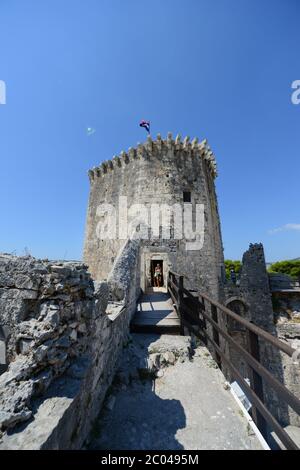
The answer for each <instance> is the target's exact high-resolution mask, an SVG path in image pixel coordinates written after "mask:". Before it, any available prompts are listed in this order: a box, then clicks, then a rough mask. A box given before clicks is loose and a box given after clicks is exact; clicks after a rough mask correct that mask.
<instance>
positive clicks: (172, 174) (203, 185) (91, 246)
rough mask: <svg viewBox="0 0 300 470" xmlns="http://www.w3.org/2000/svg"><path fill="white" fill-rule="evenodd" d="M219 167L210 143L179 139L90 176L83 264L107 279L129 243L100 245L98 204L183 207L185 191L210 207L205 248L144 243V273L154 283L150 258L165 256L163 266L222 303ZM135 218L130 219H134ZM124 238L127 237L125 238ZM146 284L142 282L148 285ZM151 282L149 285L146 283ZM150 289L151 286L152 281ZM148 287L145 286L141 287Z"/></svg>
mask: <svg viewBox="0 0 300 470" xmlns="http://www.w3.org/2000/svg"><path fill="white" fill-rule="evenodd" d="M215 177H216V163H215V160H214V156H213V154H212V152H211V150H210V148H209V146H208V145H207V143H206V141H203V142H201V143H198V141H197V139H194V140H193V141H192V142H190V141H189V138H188V137H187V138H185V139H184V141H183V142H182V141H181V139H180V136H177V137H176V139H175V140H173V138H172V135H171V134H170V133H169V134H168V137H167V139H166V140H163V139H162V138H161V137H160V135H158V136H157V139H156V140H155V141H153V140H152V139H151V137H150V136H149V137H148V139H147V142H146V143H145V144H140V145H138V147H137V149H132V148H131V149H129V151H128V152H127V153H126V152H122V153H121V155H120V156H117V157H114V158H113V159H112V160H110V161H107V162H104V163H102V164H101V166H100V167H97V168H94V169H93V170H90V171H89V178H90V184H91V189H90V198H89V205H88V213H87V221H86V237H85V247H84V261H85V263H86V264H87V265H88V266H89V270H90V272H91V273H92V275H93V277H94V278H95V279H105V278H106V277H107V275H108V272H109V270H110V269H111V266H112V264H113V262H114V259H115V257H116V255H117V253H118V250H119V249H120V246H121V245H122V243H124V240H107V239H104V240H100V239H99V238H98V237H97V234H96V233H97V231H96V230H97V224H98V222H99V221H100V220H101V219H100V217H99V215H97V208H98V206H99V204H103V203H109V204H112V205H113V206H114V207H116V208H118V204H119V196H126V197H127V202H128V207H130V206H131V205H132V204H137V203H138V204H145V206H146V207H150V205H151V204H152V203H156V204H163V203H165V204H168V205H173V204H174V203H180V204H181V205H182V204H183V191H190V192H191V196H192V204H193V205H195V204H196V203H199V204H204V205H205V238H204V247H203V248H202V249H201V250H198V251H187V250H186V241H185V240H175V239H174V237H173V238H172V232H171V239H170V240H167V239H162V237H160V238H157V239H155V238H153V237H151V236H150V240H147V241H146V240H143V241H142V253H141V272H142V274H143V279H144V278H146V277H147V276H148V278H149V262H150V259H152V258H155V257H156V258H155V259H158V258H159V256H160V255H162V259H164V260H165V262H164V265H167V266H168V269H169V268H172V269H173V270H175V271H178V272H180V273H183V274H186V275H187V276H189V277H190V278H191V283H190V284H191V285H190V287H194V288H195V287H196V288H197V287H198V286H201V288H202V289H203V290H204V291H206V292H210V294H211V295H212V296H213V297H215V298H218V299H220V298H221V285H222V272H223V265H224V259H223V246H222V240H221V231H220V220H219V214H218V207H217V198H216V194H215V187H214V178H215ZM129 219H130V215H129ZM124 236H125V237H126V236H127V234H125V235H124ZM143 279H142V282H143ZM146 283H147V281H146ZM148 284H149V281H148ZM142 287H144V285H143V286H142Z"/></svg>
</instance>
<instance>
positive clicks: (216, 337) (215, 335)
mask: <svg viewBox="0 0 300 470" xmlns="http://www.w3.org/2000/svg"><path fill="white" fill-rule="evenodd" d="M211 317H212V319H213V321H214V322H216V323H218V310H217V307H216V306H215V305H211ZM213 340H214V342H215V343H216V344H217V345H218V346H220V338H219V332H218V330H217V329H216V328H214V326H213ZM215 359H216V362H217V364H218V366H219V367H220V369H222V360H221V357H220V355H219V354H218V353H217V352H216V351H215Z"/></svg>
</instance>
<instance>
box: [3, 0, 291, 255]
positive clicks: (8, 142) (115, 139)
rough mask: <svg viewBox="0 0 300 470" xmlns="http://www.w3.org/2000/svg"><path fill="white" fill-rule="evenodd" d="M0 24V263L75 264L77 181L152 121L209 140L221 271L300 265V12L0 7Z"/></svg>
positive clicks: (52, 4)
mask: <svg viewBox="0 0 300 470" xmlns="http://www.w3.org/2000/svg"><path fill="white" fill-rule="evenodd" d="M0 18H1V23H0V24H1V26H0V45H1V48H0V50H1V52H0V80H3V81H5V83H6V92H7V96H6V104H5V105H0V158H1V166H0V168H1V184H0V205H1V227H0V228H1V231H0V251H3V252H15V253H16V254H22V253H24V250H25V251H26V250H28V251H29V252H30V253H31V254H32V255H34V256H37V257H48V258H69V259H80V258H81V256H82V247H83V238H84V226H85V217H86V207H87V201H88V191H89V183H88V177H87V170H88V169H89V168H91V167H93V166H95V165H97V164H99V163H100V162H101V161H102V160H107V159H109V158H111V157H112V156H113V155H114V154H118V153H119V152H120V151H121V150H123V149H124V150H127V149H128V148H129V147H131V146H135V145H136V143H137V142H139V141H143V140H145V137H146V135H145V131H144V130H143V129H142V128H140V127H139V126H138V123H139V121H140V120H141V119H149V120H150V121H151V123H152V135H153V136H155V135H156V133H158V132H160V133H161V134H162V135H163V136H166V134H167V132H168V131H171V132H173V135H176V134H177V133H180V134H181V135H182V136H183V137H184V136H185V135H189V136H191V138H193V137H194V136H198V137H199V139H203V138H205V137H206V138H207V139H208V141H209V144H210V146H211V148H212V149H213V151H214V153H215V155H216V158H217V162H218V171H219V176H218V178H217V180H216V186H217V194H218V198H219V209H220V216H221V224H222V233H223V243H224V250H225V256H226V257H227V258H235V259H238V258H240V257H241V255H242V253H243V251H245V250H246V249H247V248H248V245H249V243H250V242H262V243H263V244H264V247H265V252H266V258H267V260H268V261H276V260H279V259H289V258H294V257H299V256H300V208H299V200H300V197H299V193H300V190H299V186H300V184H299V183H300V159H299V149H300V105H298V106H296V105H293V104H292V102H291V94H292V89H291V84H292V82H293V81H294V80H297V79H300V60H299V44H300V27H299V22H300V1H299V0H151V1H143V0H63V1H62V0H43V1H40V0H26V1H24V0H0ZM88 127H91V128H93V129H94V130H95V132H94V133H92V134H91V135H88V132H87V128H88ZM25 248H26V249H25Z"/></svg>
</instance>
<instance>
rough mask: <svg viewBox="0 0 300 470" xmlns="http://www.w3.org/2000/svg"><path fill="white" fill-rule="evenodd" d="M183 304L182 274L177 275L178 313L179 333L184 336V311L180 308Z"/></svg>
mask: <svg viewBox="0 0 300 470" xmlns="http://www.w3.org/2000/svg"><path fill="white" fill-rule="evenodd" d="M182 304H183V276H179V282H178V315H179V319H180V334H181V335H182V336H184V323H183V316H184V311H183V308H182Z"/></svg>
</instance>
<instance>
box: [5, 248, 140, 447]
mask: <svg viewBox="0 0 300 470" xmlns="http://www.w3.org/2000/svg"><path fill="white" fill-rule="evenodd" d="M138 255H139V246H138V243H136V242H134V241H133V242H131V241H129V242H128V243H126V245H125V247H124V250H123V251H122V252H121V253H120V255H119V257H118V260H117V261H116V264H115V266H114V268H113V271H112V272H111V275H110V285H109V284H108V283H107V282H100V283H95V285H94V283H93V282H92V280H91V277H90V275H89V273H88V272H87V267H86V266H85V265H83V264H82V263H59V264H58V263H51V262H45V261H44V262H43V261H40V260H35V259H33V258H28V257H27V258H17V257H9V256H4V257H3V256H2V257H1V259H0V266H1V273H2V274H3V273H5V274H3V276H2V281H1V282H2V284H1V286H2V287H1V289H2V290H1V299H2V300H7V298H8V297H7V296H8V294H10V296H11V297H10V298H11V299H12V303H11V305H12V307H13V308H12V310H10V309H9V307H6V308H5V309H1V312H2V313H1V322H2V323H3V324H4V323H5V324H6V325H9V328H10V336H9V339H8V342H9V348H8V349H9V355H8V356H9V361H10V363H9V367H8V370H7V371H6V372H5V373H3V374H2V375H1V376H0V426H1V434H2V436H1V442H0V448H2V449H41V448H43V449H70V448H74V449H76V448H79V447H81V445H82V443H83V442H84V439H85V437H86V436H87V435H88V433H89V432H90V430H91V427H92V424H93V420H94V419H95V417H96V415H97V413H98V412H99V409H100V408H101V405H102V402H103V400H104V397H105V394H106V392H107V390H108V388H109V386H110V384H111V382H112V379H113V376H114V372H115V369H116V367H117V363H118V359H119V357H120V353H121V351H122V347H123V345H124V344H125V343H126V341H127V339H128V333H129V323H130V320H131V317H132V315H133V313H134V311H135V305H136V300H137V296H138V294H139V290H138V289H137V287H136V282H139V280H138V278H137V277H134V276H136V274H135V273H136V272H138V269H137V266H138V263H139V259H138ZM124 266H126V278H127V277H128V276H129V277H130V276H131V275H132V279H133V281H132V282H131V283H130V284H128V282H127V281H126V280H124V277H123V276H124V274H125V271H122V268H121V267H124ZM22 276H23V277H24V279H25V278H26V279H27V281H28V282H29V280H30V279H31V277H33V279H34V280H35V281H36V283H35V284H34V283H33V281H32V284H28V286H30V289H29V290H30V294H29V295H30V296H33V297H34V298H31V297H30V302H29V305H28V304H27V302H25V304H24V299H25V300H27V296H26V295H25V294H24V293H23V287H21V288H19V287H17V286H19V285H21V284H20V282H19V279H23V277H22ZM5 283H6V284H5ZM33 285H34V286H35V290H34V295H33V294H31V291H32V290H33V289H32V286H33ZM22 286H24V283H23V284H22ZM19 289H20V290H22V292H21V294H22V295H21V294H20V292H19ZM8 291H10V292H8ZM120 292H123V295H120ZM116 293H118V295H117V296H116ZM4 303H5V302H4ZM2 306H3V304H2ZM12 316H13V317H14V321H15V320H16V319H18V320H17V322H16V323H14V321H12Z"/></svg>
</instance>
